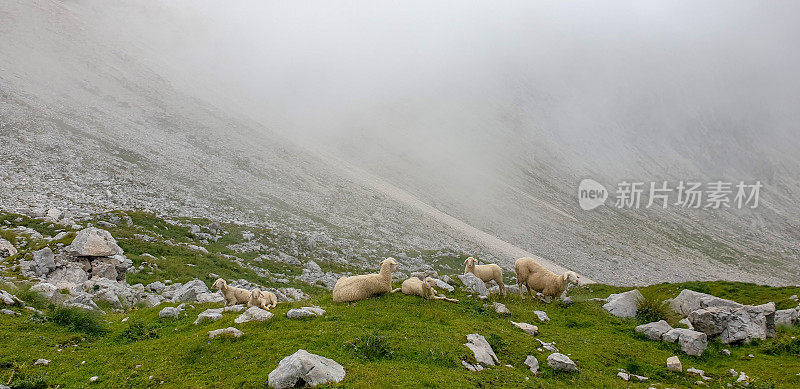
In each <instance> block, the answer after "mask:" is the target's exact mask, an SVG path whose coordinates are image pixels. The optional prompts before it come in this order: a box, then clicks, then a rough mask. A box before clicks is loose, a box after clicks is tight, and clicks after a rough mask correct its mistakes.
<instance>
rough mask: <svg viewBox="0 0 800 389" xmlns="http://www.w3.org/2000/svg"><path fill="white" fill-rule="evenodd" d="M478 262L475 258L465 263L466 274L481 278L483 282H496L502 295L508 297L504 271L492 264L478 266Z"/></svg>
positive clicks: (470, 258)
mask: <svg viewBox="0 0 800 389" xmlns="http://www.w3.org/2000/svg"><path fill="white" fill-rule="evenodd" d="M477 262H478V261H477V260H476V259H475V258H472V257H469V258H467V259H466V260H465V261H464V265H466V266H465V267H464V274H467V273H472V274H474V275H475V276H476V277H478V278H480V279H481V281H483V282H489V281H492V280H494V282H496V283H497V286H499V287H500V293H502V294H503V296H505V295H506V285H505V284H504V283H503V269H501V268H500V266H498V265H496V264H494V263H490V264H487V265H476V263H477Z"/></svg>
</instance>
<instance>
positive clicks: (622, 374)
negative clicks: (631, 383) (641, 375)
mask: <svg viewBox="0 0 800 389" xmlns="http://www.w3.org/2000/svg"><path fill="white" fill-rule="evenodd" d="M617 377H619V378H622V380H623V381H628V380H630V379H631V376H630V374H628V373H625V372H622V371H621V372H619V373H617Z"/></svg>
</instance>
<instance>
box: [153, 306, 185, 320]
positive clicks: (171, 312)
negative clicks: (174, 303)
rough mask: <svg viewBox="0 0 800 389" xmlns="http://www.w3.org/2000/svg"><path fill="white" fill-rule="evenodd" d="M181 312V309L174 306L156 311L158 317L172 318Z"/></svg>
mask: <svg viewBox="0 0 800 389" xmlns="http://www.w3.org/2000/svg"><path fill="white" fill-rule="evenodd" d="M180 314H181V309H180V308H176V307H166V308H164V309H162V310H161V312H159V313H158V317H160V318H162V319H165V318H170V317H171V318H173V319H177V318H178V315H180Z"/></svg>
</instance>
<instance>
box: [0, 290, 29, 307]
mask: <svg viewBox="0 0 800 389" xmlns="http://www.w3.org/2000/svg"><path fill="white" fill-rule="evenodd" d="M0 302H1V303H3V304H4V305H25V304H24V303H23V302H22V300H20V299H18V298H17V296H14V295H13V294H11V293H8V292H6V291H5V290H0Z"/></svg>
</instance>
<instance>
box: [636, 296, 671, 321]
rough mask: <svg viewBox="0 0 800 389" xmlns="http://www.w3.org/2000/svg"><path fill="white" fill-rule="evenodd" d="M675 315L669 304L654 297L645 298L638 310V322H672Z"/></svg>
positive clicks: (640, 302)
mask: <svg viewBox="0 0 800 389" xmlns="http://www.w3.org/2000/svg"><path fill="white" fill-rule="evenodd" d="M673 316H674V314H673V313H672V310H671V309H670V308H669V306H667V304H664V303H662V302H661V301H660V300H659V299H657V298H654V297H647V296H645V298H643V299H642V300H641V301H639V305H638V309H637V310H636V320H638V321H639V322H641V323H651V322H654V321H659V320H666V321H670V319H672V317H673Z"/></svg>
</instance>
